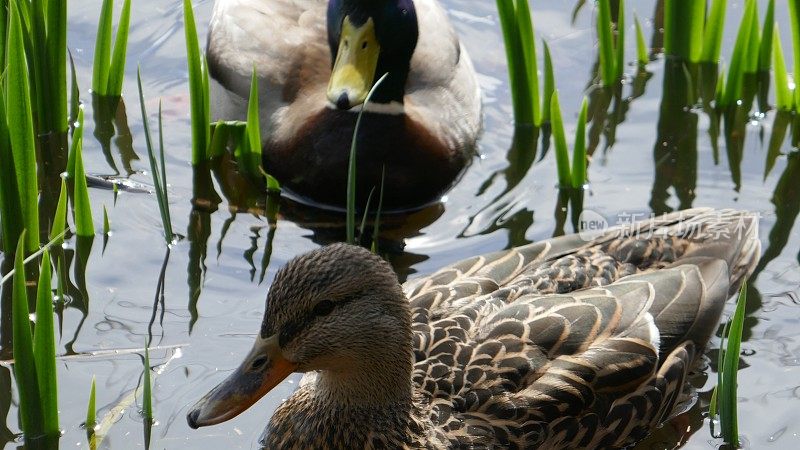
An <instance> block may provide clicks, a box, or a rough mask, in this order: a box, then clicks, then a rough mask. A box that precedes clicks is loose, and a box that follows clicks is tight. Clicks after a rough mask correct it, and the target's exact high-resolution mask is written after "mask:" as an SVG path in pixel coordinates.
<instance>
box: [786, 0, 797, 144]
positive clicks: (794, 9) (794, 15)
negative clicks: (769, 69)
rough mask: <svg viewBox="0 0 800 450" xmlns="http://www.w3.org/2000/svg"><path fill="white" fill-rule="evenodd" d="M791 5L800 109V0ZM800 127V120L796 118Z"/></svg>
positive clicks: (795, 98) (789, 0)
mask: <svg viewBox="0 0 800 450" xmlns="http://www.w3.org/2000/svg"><path fill="white" fill-rule="evenodd" d="M787 2H788V3H789V21H790V22H791V24H792V49H793V51H794V83H795V88H794V104H795V108H797V109H800V0H787ZM795 124H797V125H800V119H798V118H795ZM797 125H796V126H795V135H800V133H798V131H800V126H797Z"/></svg>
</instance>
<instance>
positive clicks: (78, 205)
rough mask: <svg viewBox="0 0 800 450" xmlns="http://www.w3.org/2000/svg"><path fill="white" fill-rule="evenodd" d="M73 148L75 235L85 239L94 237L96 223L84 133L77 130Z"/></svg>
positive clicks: (79, 124)
mask: <svg viewBox="0 0 800 450" xmlns="http://www.w3.org/2000/svg"><path fill="white" fill-rule="evenodd" d="M78 128H80V129H83V109H81V110H80V111H79V112H78ZM72 139H73V141H72V143H73V148H72V150H73V151H72V152H70V158H71V159H72V160H74V169H73V174H74V175H73V177H74V178H73V182H74V188H73V189H74V193H73V200H72V201H73V202H74V207H73V209H74V211H73V213H74V216H75V217H74V220H75V234H77V235H78V236H83V237H90V236H94V221H93V220H92V204H91V202H90V201H89V188H88V186H87V185H86V171H85V170H84V168H83V133H78V132H77V129H76V132H75V134H74V135H73V137H72Z"/></svg>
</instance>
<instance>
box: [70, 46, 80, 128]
mask: <svg viewBox="0 0 800 450" xmlns="http://www.w3.org/2000/svg"><path fill="white" fill-rule="evenodd" d="M69 67H70V73H71V74H72V87H71V88H70V96H69V120H70V122H75V121H76V120H77V119H78V109H80V106H81V91H80V89H79V88H78V75H77V74H76V73H75V60H74V59H72V53H71V52H70V54H69ZM69 125H70V126H74V125H73V124H69Z"/></svg>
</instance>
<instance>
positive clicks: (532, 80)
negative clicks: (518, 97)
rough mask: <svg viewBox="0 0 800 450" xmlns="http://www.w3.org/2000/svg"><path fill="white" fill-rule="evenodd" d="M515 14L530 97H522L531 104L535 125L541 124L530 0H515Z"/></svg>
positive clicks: (537, 69)
mask: <svg viewBox="0 0 800 450" xmlns="http://www.w3.org/2000/svg"><path fill="white" fill-rule="evenodd" d="M514 3H515V4H516V9H515V13H514V14H515V16H516V22H517V29H518V30H519V40H520V46H521V47H522V55H523V58H524V59H523V61H524V62H523V63H524V64H525V68H526V69H527V70H526V80H527V85H528V89H527V91H528V95H529V98H527V99H522V101H527V102H529V103H530V105H531V109H532V112H533V125H536V126H537V127H538V126H541V124H542V113H541V109H540V108H539V67H538V65H537V64H538V63H537V62H536V38H535V37H534V36H535V35H534V32H533V21H532V20H531V9H530V6H529V5H528V0H515V2H514Z"/></svg>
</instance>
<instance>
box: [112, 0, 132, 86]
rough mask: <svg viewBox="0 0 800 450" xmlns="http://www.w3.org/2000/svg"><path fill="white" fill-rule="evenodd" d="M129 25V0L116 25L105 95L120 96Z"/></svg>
mask: <svg viewBox="0 0 800 450" xmlns="http://www.w3.org/2000/svg"><path fill="white" fill-rule="evenodd" d="M130 23H131V0H125V3H123V4H122V13H121V14H120V17H119V25H117V37H116V39H115V41H114V52H113V53H112V55H111V62H110V63H109V68H108V87H107V88H106V95H111V96H115V97H119V96H120V95H122V82H123V81H124V79H125V57H126V55H127V53H128V33H129V30H130Z"/></svg>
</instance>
